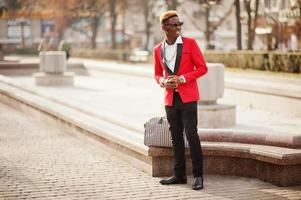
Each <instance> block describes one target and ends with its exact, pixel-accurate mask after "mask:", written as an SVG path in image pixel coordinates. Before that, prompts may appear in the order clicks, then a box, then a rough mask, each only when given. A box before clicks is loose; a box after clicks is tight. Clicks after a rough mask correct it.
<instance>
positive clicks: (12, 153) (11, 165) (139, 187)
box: [0, 104, 301, 200]
mask: <svg viewBox="0 0 301 200" xmlns="http://www.w3.org/2000/svg"><path fill="white" fill-rule="evenodd" d="M0 127H1V131H0V149H1V151H0V199H7V200H9V199H43V200H44V199H68V200H71V199H100V200H106V199H116V200H117V199H118V200H119V199H165V200H168V199H171V200H174V199H181V200H182V199H208V200H215V199H220V200H222V199H224V200H229V199H236V200H239V199H242V200H247V199H261V200H268V199H273V200H292V199H295V200H296V199H301V187H286V188H279V187H276V186H273V185H271V184H268V183H264V182H262V181H259V180H256V179H249V178H241V177H230V176H211V175H207V176H205V189H204V190H202V191H193V190H191V188H190V187H191V181H192V178H191V177H189V184H187V185H178V186H161V185H160V184H158V181H159V179H158V178H152V177H150V176H148V175H147V174H145V173H143V172H141V171H139V170H137V169H135V168H134V167H132V165H130V164H128V163H126V162H124V161H122V160H120V158H118V157H117V156H115V155H112V154H111V153H109V152H107V151H106V150H104V149H103V148H102V146H101V145H100V144H99V143H97V142H93V141H91V140H84V139H80V138H77V137H75V136H74V135H72V134H70V133H68V132H64V131H62V130H58V129H56V128H55V127H50V126H48V125H46V124H43V123H41V121H39V120H38V119H35V118H31V117H30V116H28V115H26V114H24V113H21V112H19V111H17V110H14V109H13V108H11V107H8V106H6V105H4V104H0Z"/></svg>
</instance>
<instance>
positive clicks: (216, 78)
mask: <svg viewBox="0 0 301 200" xmlns="http://www.w3.org/2000/svg"><path fill="white" fill-rule="evenodd" d="M207 66H208V72H207V74H205V75H204V76H203V77H201V78H200V79H198V87H199V93H200V101H199V102H198V126H199V128H222V127H229V126H234V125H235V123H236V111H235V105H225V104H218V103H217V99H218V98H222V97H223V95H224V69H225V66H224V65H223V64H221V63H208V64H207Z"/></svg>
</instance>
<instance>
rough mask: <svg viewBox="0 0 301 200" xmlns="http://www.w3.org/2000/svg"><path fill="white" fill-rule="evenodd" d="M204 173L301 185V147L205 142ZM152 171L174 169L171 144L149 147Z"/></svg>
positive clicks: (166, 172)
mask: <svg viewBox="0 0 301 200" xmlns="http://www.w3.org/2000/svg"><path fill="white" fill-rule="evenodd" d="M202 151H203V158H204V173H205V174H221V175H234V176H244V177H252V178H258V179H260V180H263V181H266V182H269V183H272V184H275V185H277V186H294V185H301V149H289V148H283V147H275V146H267V145H255V144H242V143H226V142H203V143H202ZM148 156H150V157H152V175H153V176H169V175H171V174H172V173H173V152H172V149H171V148H161V147H150V148H149V151H148ZM186 161H187V162H186V165H187V173H191V160H190V155H189V149H186Z"/></svg>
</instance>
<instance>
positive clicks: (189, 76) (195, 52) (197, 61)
mask: <svg viewBox="0 0 301 200" xmlns="http://www.w3.org/2000/svg"><path fill="white" fill-rule="evenodd" d="M190 52H191V59H192V62H193V64H194V66H195V70H193V71H191V72H188V73H185V74H183V75H184V77H185V80H186V82H190V81H194V80H196V79H198V78H199V77H201V76H203V75H204V74H206V73H207V71H208V68H207V65H206V61H205V59H204V57H203V54H202V52H201V50H200V48H199V46H198V45H197V43H196V41H195V40H191V42H190Z"/></svg>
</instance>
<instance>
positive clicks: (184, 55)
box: [154, 11, 208, 190]
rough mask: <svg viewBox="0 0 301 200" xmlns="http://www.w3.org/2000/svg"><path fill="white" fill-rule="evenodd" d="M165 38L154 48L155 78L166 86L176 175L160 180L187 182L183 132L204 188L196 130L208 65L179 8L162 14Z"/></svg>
mask: <svg viewBox="0 0 301 200" xmlns="http://www.w3.org/2000/svg"><path fill="white" fill-rule="evenodd" d="M160 23H161V25H162V30H163V31H164V32H165V40H164V41H163V42H161V43H159V44H158V45H157V46H156V47H155V49H154V59H155V79H156V81H157V82H158V84H160V86H161V87H163V88H165V111H166V115H167V120H168V122H169V124H170V131H171V137H172V144H173V151H174V156H175V165H174V176H172V177H170V178H168V179H163V180H161V181H160V183H161V184H163V185H169V184H186V183H187V177H186V167H185V146H184V138H183V132H184V130H185V134H186V137H187V140H188V143H189V146H190V155H191V159H192V167H193V176H194V180H193V185H192V188H193V189H194V190H200V189H203V181H204V179H203V158H202V150H201V144H200V139H199V136H198V130H197V121H198V119H197V101H198V100H199V90H198V85H197V78H199V77H201V76H202V75H204V74H206V72H207V70H208V69H207V66H206V62H205V60H204V58H203V55H202V53H201V51H200V49H199V47H198V45H197V43H196V41H195V40H194V39H191V38H186V37H182V36H181V35H180V33H181V27H182V25H183V22H181V21H180V19H179V17H178V14H177V12H176V11H167V12H165V13H163V14H162V15H161V16H160Z"/></svg>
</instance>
